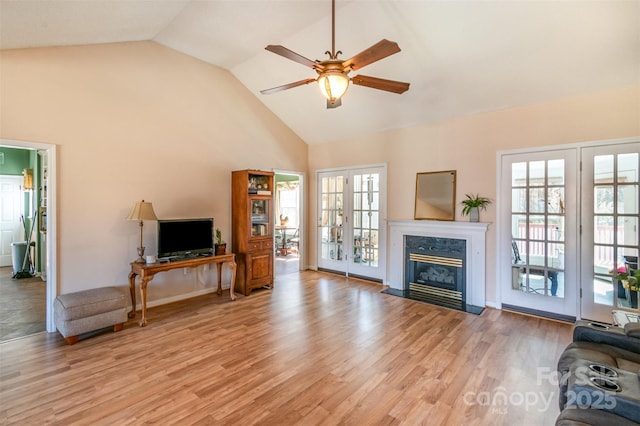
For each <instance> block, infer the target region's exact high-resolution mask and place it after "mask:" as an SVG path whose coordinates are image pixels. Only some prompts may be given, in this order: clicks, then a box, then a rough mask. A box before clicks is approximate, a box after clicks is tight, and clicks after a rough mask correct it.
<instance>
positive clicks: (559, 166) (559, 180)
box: [547, 160, 564, 185]
mask: <svg viewBox="0 0 640 426" xmlns="http://www.w3.org/2000/svg"><path fill="white" fill-rule="evenodd" d="M547 168H548V176H549V183H548V184H549V185H564V160H550V161H549V163H548V164H547Z"/></svg>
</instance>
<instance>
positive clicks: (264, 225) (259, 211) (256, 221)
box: [250, 199, 271, 237]
mask: <svg viewBox="0 0 640 426" xmlns="http://www.w3.org/2000/svg"><path fill="white" fill-rule="evenodd" d="M269 202H270V200H267V199H251V200H250V208H251V236H252V237H262V236H266V235H271V224H270V223H269Z"/></svg>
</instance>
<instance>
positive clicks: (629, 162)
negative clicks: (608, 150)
mask: <svg viewBox="0 0 640 426" xmlns="http://www.w3.org/2000/svg"><path fill="white" fill-rule="evenodd" d="M618 182H619V183H637V182H638V153H632V154H620V155H618Z"/></svg>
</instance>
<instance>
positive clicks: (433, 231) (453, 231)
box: [387, 220, 489, 307]
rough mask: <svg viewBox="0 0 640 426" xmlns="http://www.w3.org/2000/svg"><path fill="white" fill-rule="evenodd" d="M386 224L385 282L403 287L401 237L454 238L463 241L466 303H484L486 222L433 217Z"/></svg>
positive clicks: (399, 287)
mask: <svg viewBox="0 0 640 426" xmlns="http://www.w3.org/2000/svg"><path fill="white" fill-rule="evenodd" d="M388 224H389V253H390V255H389V273H388V277H387V283H388V284H389V286H390V287H391V288H394V289H397V290H402V289H403V286H404V261H405V258H404V256H405V253H404V237H405V235H416V236H424V237H439V238H454V239H459V240H465V241H466V242H467V247H466V249H467V276H466V285H467V286H466V294H467V303H468V304H471V305H475V306H479V307H484V306H485V263H486V249H485V243H486V233H487V229H488V228H489V224H488V223H478V222H442V221H435V220H390V221H388Z"/></svg>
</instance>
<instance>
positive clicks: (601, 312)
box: [582, 143, 640, 322]
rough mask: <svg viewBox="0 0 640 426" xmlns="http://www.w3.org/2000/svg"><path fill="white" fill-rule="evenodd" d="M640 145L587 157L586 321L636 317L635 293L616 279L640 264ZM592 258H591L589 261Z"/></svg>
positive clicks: (592, 152) (588, 151)
mask: <svg viewBox="0 0 640 426" xmlns="http://www.w3.org/2000/svg"><path fill="white" fill-rule="evenodd" d="M639 149H640V144H637V143H636V144H625V145H611V146H605V147H596V148H587V149H585V150H584V151H583V164H584V165H585V166H586V167H584V170H585V179H584V182H585V188H583V198H584V199H585V200H586V201H585V206H586V207H589V208H587V209H585V212H584V215H583V223H584V224H585V225H586V226H585V228H586V232H585V233H584V234H583V245H584V246H585V247H591V249H588V250H585V255H584V260H583V263H584V264H586V265H592V266H591V267H585V270H584V272H583V274H584V275H585V277H587V279H585V280H584V282H585V283H588V285H586V286H585V287H583V298H582V315H583V317H584V318H587V319H591V320H596V321H602V322H611V321H612V317H611V311H612V310H614V309H615V310H629V311H635V312H637V309H638V297H637V296H638V295H637V292H630V291H629V289H626V288H624V285H623V284H622V283H620V282H618V280H616V279H615V278H614V277H613V275H614V274H615V273H617V272H623V271H626V270H628V269H629V268H634V269H635V268H637V264H638V252H639V245H638V217H639V215H638V212H639V206H638V203H639V200H640V192H639V187H640V181H639V175H640V154H638V151H639ZM591 256H593V258H591Z"/></svg>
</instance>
